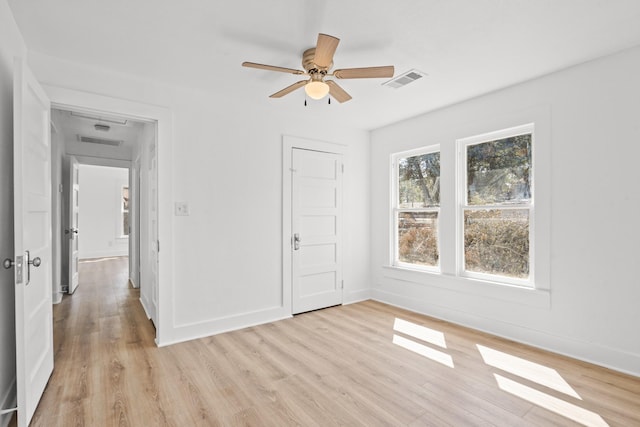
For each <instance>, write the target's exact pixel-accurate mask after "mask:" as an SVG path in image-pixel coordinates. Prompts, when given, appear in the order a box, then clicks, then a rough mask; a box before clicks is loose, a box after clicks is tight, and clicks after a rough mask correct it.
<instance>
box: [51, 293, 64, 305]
mask: <svg viewBox="0 0 640 427" xmlns="http://www.w3.org/2000/svg"><path fill="white" fill-rule="evenodd" d="M51 300H52V302H53V303H54V304H60V303H61V302H62V291H55V292H54V293H53V295H52V296H51Z"/></svg>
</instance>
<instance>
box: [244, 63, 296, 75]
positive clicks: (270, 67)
mask: <svg viewBox="0 0 640 427" xmlns="http://www.w3.org/2000/svg"><path fill="white" fill-rule="evenodd" d="M242 66H243V67H249V68H257V69H259V70H269V71H279V72H281V73H289V74H305V72H304V71H302V70H295V69H293V68H285V67H276V66H275V65H264V64H256V63H255V62H243V63H242Z"/></svg>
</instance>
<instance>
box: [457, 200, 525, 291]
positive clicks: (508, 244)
mask: <svg viewBox="0 0 640 427" xmlns="http://www.w3.org/2000/svg"><path fill="white" fill-rule="evenodd" d="M464 264H465V269H466V270H467V271H473V272H476V273H486V274H495V275H500V276H508V277H515V278H520V279H526V278H527V277H529V210H528V209H503V210H501V209H490V210H480V211H473V210H465V212H464Z"/></svg>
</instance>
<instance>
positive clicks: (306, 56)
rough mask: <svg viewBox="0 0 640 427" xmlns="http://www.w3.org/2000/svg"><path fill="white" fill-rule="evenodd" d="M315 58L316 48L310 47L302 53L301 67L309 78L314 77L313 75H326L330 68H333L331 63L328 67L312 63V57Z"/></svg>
mask: <svg viewBox="0 0 640 427" xmlns="http://www.w3.org/2000/svg"><path fill="white" fill-rule="evenodd" d="M315 56H316V48H315V47H312V48H309V49H307V50H305V51H304V53H303V54H302V67H303V68H304V69H305V70H306V72H307V73H309V75H310V76H312V77H313V76H314V74H321V75H322V76H324V75H326V74H327V73H328V72H329V70H330V69H331V67H333V61H331V64H329V66H328V67H320V66H318V65H317V64H315V63H314V62H313V59H314V57H315Z"/></svg>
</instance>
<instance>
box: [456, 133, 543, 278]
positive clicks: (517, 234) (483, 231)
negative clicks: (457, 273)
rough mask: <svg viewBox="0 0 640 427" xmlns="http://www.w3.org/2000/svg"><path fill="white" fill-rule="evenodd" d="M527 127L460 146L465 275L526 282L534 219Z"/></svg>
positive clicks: (528, 273)
mask: <svg viewBox="0 0 640 427" xmlns="http://www.w3.org/2000/svg"><path fill="white" fill-rule="evenodd" d="M529 128H531V129H530V130H527V131H526V132H524V133H518V134H514V135H508V136H504V137H502V136H501V137H499V138H495V139H489V140H486V139H485V140H481V141H477V140H476V141H472V142H467V143H464V142H463V156H464V165H465V167H464V171H465V177H464V180H465V185H464V197H463V198H462V204H461V210H462V212H461V218H462V230H463V265H464V267H463V270H464V272H465V274H466V275H473V274H475V273H477V274H479V275H488V276H501V277H506V278H510V279H515V280H523V281H528V280H529V276H530V271H531V256H530V247H531V233H530V221H531V218H532V215H533V203H532V201H533V197H532V194H533V186H532V153H531V150H532V141H533V132H532V126H530V127H529Z"/></svg>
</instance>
